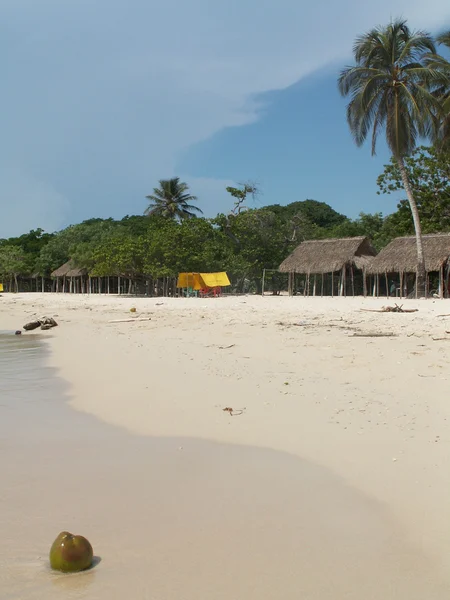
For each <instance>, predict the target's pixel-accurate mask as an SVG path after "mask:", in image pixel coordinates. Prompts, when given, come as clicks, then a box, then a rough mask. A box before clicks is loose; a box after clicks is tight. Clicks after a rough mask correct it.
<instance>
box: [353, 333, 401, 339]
mask: <svg viewBox="0 0 450 600" xmlns="http://www.w3.org/2000/svg"><path fill="white" fill-rule="evenodd" d="M350 337H377V338H378V337H397V334H396V333H362V332H361V333H354V334H353V335H351V336H350Z"/></svg>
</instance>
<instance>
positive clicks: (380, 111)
mask: <svg viewBox="0 0 450 600" xmlns="http://www.w3.org/2000/svg"><path fill="white" fill-rule="evenodd" d="M353 54H354V57H355V62H356V64H355V65H354V66H352V67H347V68H345V69H344V70H343V71H342V72H341V74H340V77H339V81H338V84H339V90H340V92H341V94H342V95H343V96H349V95H350V98H351V99H350V102H349V104H348V106H347V121H348V124H349V126H350V130H351V132H352V134H353V137H354V140H355V142H356V144H357V145H358V146H362V145H363V143H364V142H365V141H366V139H367V138H368V137H371V138H372V154H375V151H376V143H377V137H378V135H379V134H380V132H381V130H382V129H384V130H385V134H386V141H387V144H388V146H389V149H390V150H391V152H392V154H393V156H394V158H395V160H396V162H397V164H398V167H399V170H400V173H401V176H402V181H403V186H404V188H405V192H406V195H407V197H408V201H409V205H410V207H411V213H412V217H413V221H414V229H415V232H416V242H417V275H416V293H417V294H420V295H423V294H424V293H425V280H426V269H425V258H424V254H423V245H422V229H421V225H420V219H419V213H418V211H417V204H416V202H415V199H414V196H413V191H412V188H411V184H410V182H409V178H408V172H407V170H406V167H405V163H404V158H405V156H408V155H409V154H411V152H412V151H413V150H414V148H415V146H416V140H417V139H418V138H419V137H425V138H427V137H430V136H431V135H432V132H433V125H434V124H435V117H436V115H437V114H442V106H441V103H440V100H439V99H438V98H437V97H435V96H434V94H433V91H435V90H436V89H438V87H439V85H442V82H443V77H444V76H443V74H442V72H441V70H439V69H435V68H433V67H430V66H428V65H427V59H426V57H427V55H430V54H432V55H434V54H436V46H435V43H434V40H433V38H432V37H431V35H429V34H428V33H426V32H423V31H411V30H410V29H409V27H408V26H407V24H406V21H403V20H396V21H394V22H392V23H390V24H389V25H387V26H386V27H376V28H374V29H372V30H371V31H369V32H368V33H366V34H364V35H362V36H361V37H359V38H357V39H356V42H355V44H354V48H353Z"/></svg>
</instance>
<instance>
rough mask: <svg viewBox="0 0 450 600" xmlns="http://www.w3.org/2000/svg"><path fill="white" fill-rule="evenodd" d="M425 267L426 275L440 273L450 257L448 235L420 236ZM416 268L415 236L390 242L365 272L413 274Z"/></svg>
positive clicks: (449, 239)
mask: <svg viewBox="0 0 450 600" xmlns="http://www.w3.org/2000/svg"><path fill="white" fill-rule="evenodd" d="M422 241H423V253H424V257H425V267H426V270H427V272H428V273H431V272H433V271H440V269H441V268H442V267H443V266H444V265H445V263H446V262H447V260H448V258H449V256H450V234H448V233H436V234H430V235H424V236H422ZM416 267H417V247H416V238H415V236H408V237H400V238H396V239H395V240H392V242H391V243H390V244H388V245H387V246H386V247H385V248H383V250H381V252H380V253H379V254H378V256H376V257H375V258H373V259H372V260H371V261H370V263H369V265H368V267H367V272H368V273H372V274H374V275H375V274H382V273H415V272H416Z"/></svg>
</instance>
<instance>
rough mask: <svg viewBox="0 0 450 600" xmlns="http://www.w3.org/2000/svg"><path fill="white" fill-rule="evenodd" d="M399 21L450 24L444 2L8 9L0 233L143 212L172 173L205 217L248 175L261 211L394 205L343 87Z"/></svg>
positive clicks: (223, 208)
mask: <svg viewBox="0 0 450 600" xmlns="http://www.w3.org/2000/svg"><path fill="white" fill-rule="evenodd" d="M398 16H401V17H404V18H407V19H408V22H409V24H410V26H411V27H413V28H421V29H427V30H430V31H432V32H437V31H440V30H442V29H446V28H449V27H450V7H449V3H448V0H428V1H427V2H423V0H378V1H377V2H376V3H362V2H360V0H334V1H331V0H329V1H328V2H323V1H320V0H318V1H316V2H304V1H302V0H277V1H276V2H275V0H271V1H269V0H227V2H222V1H221V2H218V1H217V0H164V1H162V0H159V1H156V0H39V1H37V0H0V70H1V71H0V72H1V74H2V93H1V94H0V119H1V128H0V132H1V143H0V237H8V236H12V235H18V234H20V233H23V232H26V231H29V230H30V229H33V228H36V227H41V228H43V229H45V230H46V231H55V230H58V229H61V228H63V227H65V226H67V225H69V224H71V223H76V222H80V221H82V220H83V219H88V218H91V217H110V216H112V217H114V218H121V217H123V216H124V215H127V214H142V213H143V211H144V209H145V207H146V199H145V196H146V195H147V194H150V193H151V191H152V188H153V187H155V186H156V185H157V184H158V180H159V179H164V178H168V177H172V176H175V175H176V176H180V177H181V179H182V180H183V181H186V182H187V183H188V184H189V186H190V189H191V192H192V193H193V194H195V195H196V196H198V198H199V202H198V205H199V206H200V208H201V209H202V210H203V212H204V214H205V216H214V215H215V214H216V213H217V212H228V211H229V210H230V208H231V201H230V197H229V196H228V194H227V193H226V191H225V187H226V186H227V185H235V184H236V183H237V182H240V181H247V180H251V181H255V182H257V183H258V185H259V187H260V189H261V192H262V193H261V195H260V197H259V199H258V200H257V204H255V206H262V205H264V204H274V203H278V204H286V203H288V202H293V201H298V200H305V199H306V198H312V199H315V200H318V201H322V202H327V203H328V204H330V205H331V206H333V208H335V209H336V210H338V211H339V212H342V213H344V214H347V215H348V216H350V217H352V218H354V217H356V216H357V215H358V214H359V213H360V212H361V211H363V212H383V213H385V214H386V213H389V212H391V211H392V210H394V209H395V205H396V200H398V199H399V198H400V197H401V196H398V197H391V196H377V194H376V190H377V188H376V178H377V176H378V174H379V173H381V172H382V170H383V164H385V163H386V162H388V160H389V154H388V152H387V151H386V149H385V148H384V147H383V145H382V144H381V145H380V149H379V152H378V154H377V156H376V157H375V158H373V157H371V152H370V148H369V146H365V147H363V148H356V147H355V146H354V143H353V141H352V139H351V136H350V133H349V131H348V127H347V124H346V120H345V100H344V99H342V98H341V97H340V96H339V94H338V91H337V86H336V78H337V75H338V73H339V70H340V69H341V68H342V67H344V66H346V65H349V64H351V63H352V56H351V50H352V44H353V41H354V39H355V37H356V36H357V35H359V34H361V33H363V32H365V31H366V30H368V29H370V28H372V27H373V26H374V25H377V24H385V23H387V22H389V21H390V20H391V18H396V17H398Z"/></svg>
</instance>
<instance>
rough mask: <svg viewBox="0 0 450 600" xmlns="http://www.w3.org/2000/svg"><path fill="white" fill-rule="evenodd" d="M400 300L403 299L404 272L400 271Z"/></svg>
mask: <svg viewBox="0 0 450 600" xmlns="http://www.w3.org/2000/svg"><path fill="white" fill-rule="evenodd" d="M399 277H400V298H403V271H400V274H399Z"/></svg>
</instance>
